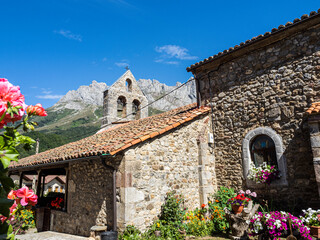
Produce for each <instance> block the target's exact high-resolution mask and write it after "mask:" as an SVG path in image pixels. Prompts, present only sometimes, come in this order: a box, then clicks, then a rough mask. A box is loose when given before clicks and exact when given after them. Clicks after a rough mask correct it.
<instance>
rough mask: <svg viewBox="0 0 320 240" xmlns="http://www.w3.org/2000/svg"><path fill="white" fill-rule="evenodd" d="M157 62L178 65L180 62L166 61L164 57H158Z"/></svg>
mask: <svg viewBox="0 0 320 240" xmlns="http://www.w3.org/2000/svg"><path fill="white" fill-rule="evenodd" d="M155 62H157V63H165V64H170V65H178V64H179V62H178V61H165V60H164V59H156V60H155Z"/></svg>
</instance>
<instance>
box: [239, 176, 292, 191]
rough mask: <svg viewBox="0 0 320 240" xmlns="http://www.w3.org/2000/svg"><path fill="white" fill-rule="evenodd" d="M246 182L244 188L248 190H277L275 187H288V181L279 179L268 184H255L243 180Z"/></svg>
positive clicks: (282, 178)
mask: <svg viewBox="0 0 320 240" xmlns="http://www.w3.org/2000/svg"><path fill="white" fill-rule="evenodd" d="M245 181H246V186H247V187H249V188H255V189H263V188H265V189H267V188H277V187H285V186H288V181H287V179H286V178H284V177H281V178H280V179H278V180H274V181H272V182H271V183H270V184H266V183H256V182H254V181H252V180H249V179H245Z"/></svg>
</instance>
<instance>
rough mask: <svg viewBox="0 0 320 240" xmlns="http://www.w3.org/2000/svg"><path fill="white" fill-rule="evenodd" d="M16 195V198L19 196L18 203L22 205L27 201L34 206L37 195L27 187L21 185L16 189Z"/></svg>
mask: <svg viewBox="0 0 320 240" xmlns="http://www.w3.org/2000/svg"><path fill="white" fill-rule="evenodd" d="M16 195H17V197H18V198H20V204H21V205H22V206H27V205H28V203H29V204H30V205H31V206H34V205H36V204H37V201H38V196H37V195H36V194H34V192H33V191H32V190H30V189H29V188H28V187H23V188H20V189H18V190H17V192H16Z"/></svg>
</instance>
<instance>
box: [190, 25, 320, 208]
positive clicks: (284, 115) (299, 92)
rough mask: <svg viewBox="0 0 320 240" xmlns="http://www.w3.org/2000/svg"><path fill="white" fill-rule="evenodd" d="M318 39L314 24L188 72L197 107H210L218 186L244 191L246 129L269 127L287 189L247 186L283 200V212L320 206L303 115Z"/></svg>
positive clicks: (319, 65)
mask: <svg viewBox="0 0 320 240" xmlns="http://www.w3.org/2000/svg"><path fill="white" fill-rule="evenodd" d="M297 28H298V27H297ZM292 29H293V28H292ZM292 29H291V30H290V31H293V30H292ZM275 38H276V37H275ZM319 39H320V26H319V25H318V24H317V25H312V26H309V27H308V28H306V29H303V30H301V31H300V30H299V31H297V32H296V33H295V34H291V35H289V36H288V34H287V35H285V32H283V36H282V38H280V37H278V39H277V40H274V41H273V42H272V41H271V40H268V41H269V43H268V44H266V43H265V42H264V43H261V44H260V43H259V42H257V43H256V45H253V46H249V47H247V48H248V49H249V50H248V51H247V52H246V50H245V48H243V49H240V50H239V51H243V52H244V54H242V55H240V54H237V52H235V53H234V55H232V53H231V54H230V55H228V56H226V57H225V59H223V58H221V59H219V60H216V61H214V60H213V61H212V62H210V63H208V64H204V65H203V66H201V67H199V68H198V69H197V68H195V69H193V70H192V72H193V74H194V75H195V76H196V78H197V80H198V94H199V95H198V97H199V99H201V105H209V103H210V101H211V100H212V103H213V115H212V117H213V121H214V127H213V129H214V137H215V149H214V154H215V159H216V162H215V164H216V165H215V167H216V173H217V182H218V185H219V186H231V187H235V188H237V189H240V188H246V187H247V186H246V176H245V175H244V174H243V149H242V144H243V141H244V138H245V137H246V135H247V134H248V133H249V132H250V131H251V130H254V129H257V128H259V127H267V128H269V129H272V131H275V133H276V134H277V135H278V136H279V139H281V141H282V145H283V149H282V150H281V151H282V152H283V155H282V157H283V158H284V163H285V165H286V166H285V167H286V169H287V172H286V173H285V176H283V177H284V178H286V179H287V181H288V184H286V185H283V184H277V183H275V184H273V185H271V186H258V185H256V186H254V187H253V188H256V189H258V188H260V189H261V188H262V189H264V191H261V193H262V192H264V193H266V192H267V194H269V196H270V195H271V196H273V197H274V198H276V199H278V200H283V201H286V202H287V203H288V202H289V203H290V204H291V205H290V204H289V205H287V207H288V206H289V207H290V206H298V205H303V204H305V205H303V206H304V207H307V206H308V204H309V205H310V204H312V203H315V202H317V201H319V194H318V189H317V184H316V179H315V172H314V166H313V157H312V151H311V145H310V135H309V130H308V123H307V120H306V117H305V111H306V110H307V109H308V106H310V105H311V103H312V102H314V101H317V100H319V97H320V95H319V94H318V91H319V90H320V41H319ZM261 42H262V41H261ZM259 44H260V45H259ZM250 48H251V49H250ZM200 63H201V62H200Z"/></svg>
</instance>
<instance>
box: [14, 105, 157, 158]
mask: <svg viewBox="0 0 320 240" xmlns="http://www.w3.org/2000/svg"><path fill="white" fill-rule="evenodd" d="M46 111H47V114H48V116H46V117H35V118H34V120H35V121H36V122H37V123H38V127H36V129H35V131H33V132H29V133H27V134H25V135H27V136H30V137H31V138H33V139H35V140H36V139H39V152H44V151H46V150H48V149H52V148H56V147H59V146H61V145H64V144H66V143H70V142H74V141H77V140H80V139H82V138H85V137H88V136H91V135H93V134H95V133H96V132H97V131H98V130H99V129H100V126H101V117H102V113H103V109H102V107H93V106H87V107H86V108H84V109H83V110H81V111H76V110H70V109H63V110H56V109H54V108H48V109H46ZM162 112H163V111H160V110H157V109H154V108H151V107H149V115H150V116H151V115H155V114H159V113H162ZM35 149H36V147H35V145H34V147H33V149H32V150H30V151H25V150H24V149H22V148H19V149H18V150H19V152H20V158H24V157H27V156H30V155H33V154H35V151H36V150H35Z"/></svg>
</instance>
